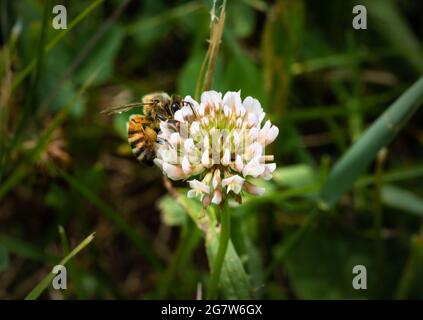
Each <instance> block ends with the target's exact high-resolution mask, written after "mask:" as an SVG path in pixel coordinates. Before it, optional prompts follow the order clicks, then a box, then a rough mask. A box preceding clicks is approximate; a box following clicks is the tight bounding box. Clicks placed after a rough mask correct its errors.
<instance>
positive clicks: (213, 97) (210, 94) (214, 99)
mask: <svg viewBox="0 0 423 320" xmlns="http://www.w3.org/2000/svg"><path fill="white" fill-rule="evenodd" d="M221 100H222V94H221V93H220V92H217V91H214V90H209V91H204V92H203V93H202V94H201V102H203V103H209V104H219V103H220V101H221Z"/></svg>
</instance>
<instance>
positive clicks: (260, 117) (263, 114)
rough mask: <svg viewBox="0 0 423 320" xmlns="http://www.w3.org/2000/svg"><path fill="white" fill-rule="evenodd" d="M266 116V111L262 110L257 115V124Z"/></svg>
mask: <svg viewBox="0 0 423 320" xmlns="http://www.w3.org/2000/svg"><path fill="white" fill-rule="evenodd" d="M265 116H266V112H262V113H260V115H259V124H260V123H261V122H262V121H263V119H264V117H265Z"/></svg>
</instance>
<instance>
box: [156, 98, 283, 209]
mask: <svg viewBox="0 0 423 320" xmlns="http://www.w3.org/2000/svg"><path fill="white" fill-rule="evenodd" d="M184 100H185V102H186V103H187V105H186V106H184V107H182V108H181V109H180V110H178V111H177V112H176V113H175V115H174V120H177V122H175V121H166V122H162V123H161V125H160V129H161V130H160V132H159V135H158V140H159V141H160V142H161V143H160V144H157V152H156V154H157V158H156V159H155V160H154V162H155V163H156V165H157V166H159V167H160V168H161V170H162V171H163V173H164V174H165V175H166V176H168V177H169V178H170V179H172V180H188V179H191V180H189V181H188V182H189V185H190V187H191V190H190V191H189V192H188V196H189V197H196V196H198V197H199V198H200V199H201V200H202V201H203V204H204V205H208V204H210V203H215V204H220V203H221V202H222V201H224V200H225V198H227V197H230V196H233V197H234V198H235V199H238V200H240V199H241V196H240V195H241V193H242V192H243V191H245V192H247V193H250V194H255V195H261V194H263V192H264V189H263V188H259V187H257V186H255V185H253V184H252V183H251V181H250V180H251V179H252V178H263V179H266V180H268V179H271V178H272V173H273V171H274V170H275V169H276V164H275V163H268V162H271V161H273V156H271V155H266V154H265V147H266V146H267V145H269V144H270V143H272V142H273V141H274V140H275V139H276V137H277V136H278V133H279V129H278V128H277V127H276V126H274V125H272V124H271V123H270V121H269V120H267V121H266V122H265V124H264V125H263V126H262V122H263V120H264V117H265V113H264V112H263V109H262V107H261V105H260V102H259V101H258V100H257V99H254V98H252V97H247V98H245V99H244V101H242V100H241V96H240V92H227V93H226V94H225V95H224V96H223V97H222V94H221V93H220V92H216V91H206V92H204V93H203V94H202V95H201V101H200V103H198V102H197V101H195V100H193V99H192V98H191V97H190V96H187V97H185V99H184Z"/></svg>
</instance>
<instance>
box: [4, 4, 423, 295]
mask: <svg viewBox="0 0 423 320" xmlns="http://www.w3.org/2000/svg"><path fill="white" fill-rule="evenodd" d="M0 3H1V7H0V20H1V42H0V44H1V51H0V89H1V95H0V112H1V113H0V121H1V122H0V161H1V162H0V298H1V299H21V298H24V297H25V296H26V295H27V294H28V292H30V291H31V290H32V288H33V287H34V286H36V284H37V283H39V281H40V280H41V279H42V278H43V277H44V276H45V275H46V274H47V273H48V271H49V270H50V268H51V267H52V266H53V265H54V264H55V263H57V261H59V259H60V257H62V256H63V255H64V254H66V253H67V252H68V251H69V247H71V248H72V247H74V246H76V245H77V244H78V243H79V242H80V241H81V240H82V239H83V238H85V237H86V236H87V235H88V234H90V233H91V232H96V234H95V240H94V241H93V242H92V243H91V244H90V245H89V246H87V247H86V248H85V249H84V250H83V251H82V252H81V253H79V254H78V256H76V257H75V258H74V259H73V260H71V262H70V263H69V264H68V289H67V290H65V291H57V290H53V289H51V288H49V289H48V290H46V291H45V292H44V293H43V294H42V296H41V298H44V299H59V298H76V299H121V298H131V299H140V298H141V299H149V298H187V299H194V298H195V297H196V295H197V293H198V291H199V289H198V287H199V284H202V287H203V288H204V286H205V283H206V282H207V279H208V277H209V266H208V263H207V258H206V255H205V250H204V244H203V240H202V234H201V232H200V231H198V230H197V229H196V228H195V226H194V224H193V223H192V221H191V220H190V219H189V217H187V215H186V213H185V212H184V210H183V209H182V208H181V207H179V205H178V204H177V203H175V202H174V201H173V200H172V199H171V197H170V196H167V195H166V189H165V188H164V186H163V181H162V174H161V172H160V170H159V169H158V168H153V169H152V168H149V167H144V166H141V165H140V164H139V163H138V162H137V161H136V160H135V159H134V158H133V157H132V154H131V152H130V148H129V146H128V144H127V142H126V134H125V123H126V121H127V119H128V116H129V115H128V113H125V114H121V115H117V116H113V117H108V116H105V115H100V114H99V113H100V111H101V110H103V109H104V108H106V107H109V106H115V105H119V104H123V103H127V102H130V101H136V100H139V99H140V98H141V97H142V96H143V95H144V94H146V93H149V92H152V91H157V90H163V91H167V92H169V93H178V94H180V95H184V96H185V95H188V94H189V95H194V91H195V86H196V82H197V77H198V73H199V70H200V67H201V63H202V61H203V59H204V55H205V53H206V50H207V46H208V43H207V39H208V37H209V32H210V30H209V25H210V14H209V12H210V9H211V6H212V3H211V1H177V0H175V1H164V0H147V1H113V0H105V1H101V0H97V1H66V0H64V1H60V2H59V1H52V4H53V5H55V4H63V5H65V6H66V8H67V16H68V21H67V23H68V29H66V30H55V29H53V28H52V26H51V20H52V18H53V17H54V15H53V14H52V13H51V10H50V11H48V12H47V13H45V12H46V10H45V7H46V6H48V4H49V1H41V0H40V1H37V0H22V1H7V0H1V1H0ZM356 4H357V2H354V1H339V0H327V1H313V0H304V1H300V0H276V1H261V0H232V1H231V0H229V1H228V3H227V8H226V23H225V30H224V35H223V39H222V46H221V50H220V54H219V58H218V62H217V71H216V77H215V81H214V86H213V88H214V89H216V90H218V91H223V92H225V91H228V90H232V91H234V90H241V95H242V97H246V96H248V95H250V96H253V97H256V98H257V99H259V100H260V101H261V103H262V105H263V107H264V109H265V111H266V113H267V115H268V117H269V118H270V119H271V120H272V122H274V123H275V124H277V125H278V126H279V128H280V134H279V137H278V139H277V140H276V142H275V143H273V145H272V148H273V149H272V152H273V153H274V154H275V158H276V162H277V164H278V169H277V171H276V173H275V175H274V179H273V180H272V181H270V182H266V183H262V184H263V185H264V186H265V187H266V193H265V195H264V196H262V197H257V198H249V199H247V201H245V203H244V204H243V205H242V206H240V207H238V208H233V209H232V210H231V214H232V241H233V243H234V246H235V249H236V251H237V252H238V255H239V257H240V259H241V261H242V263H243V265H244V268H245V270H246V271H247V273H248V274H249V275H250V281H251V284H252V287H253V289H254V296H255V297H256V298H264V299H313V298H319V299H339V298H341V299H342V298H348V299H351V298H353V299H355V298H370V299H372V298H423V229H422V224H421V222H422V217H423V200H422V197H423V182H422V176H423V159H422V154H423V150H422V142H423V131H422V126H421V123H422V111H421V110H419V111H418V112H417V113H416V114H415V116H414V117H413V118H412V119H411V120H410V121H409V122H408V123H407V125H406V126H405V127H404V129H403V130H402V131H401V132H400V133H399V134H398V135H397V137H396V138H395V140H394V141H393V142H392V143H391V144H390V145H389V146H388V147H387V148H386V149H384V150H383V151H382V152H380V153H379V155H378V157H377V160H376V161H375V162H373V163H372V165H371V167H370V168H369V170H368V171H367V172H366V174H365V175H362V176H361V177H360V178H359V179H358V180H357V181H356V183H355V185H354V188H353V190H352V191H350V192H348V193H347V194H346V195H344V196H343V197H342V199H341V200H340V201H339V203H338V204H337V205H336V206H335V207H334V208H333V209H331V210H329V211H325V212H323V213H322V214H320V215H319V218H318V219H315V220H313V222H312V223H311V224H310V225H308V224H306V223H305V221H306V219H307V217H308V216H309V215H310V212H311V211H312V209H313V208H315V207H316V205H317V204H316V195H317V193H318V191H319V190H320V187H321V185H322V183H323V181H324V179H325V177H326V175H327V172H328V170H329V168H330V167H331V166H332V165H333V163H335V162H336V160H337V159H339V157H340V156H341V155H342V154H343V152H345V150H346V149H347V148H348V147H349V146H350V145H351V144H352V143H354V142H355V141H356V140H357V138H358V137H359V136H360V134H361V133H362V132H363V131H364V130H365V129H366V128H367V127H368V125H369V124H370V123H371V122H372V121H373V120H375V119H376V118H377V117H378V115H380V114H381V113H382V112H383V111H384V110H385V109H386V108H387V107H388V106H389V105H390V103H391V102H393V101H394V100H395V99H396V98H397V97H398V96H399V95H400V94H401V93H402V92H403V91H404V90H405V89H407V88H408V87H409V86H410V85H411V84H412V83H414V81H415V80H416V79H417V78H418V77H419V76H420V75H422V74H423V45H422V39H423V19H422V12H423V2H421V1H418V0H414V1H412V0H404V1H399V0H398V1H394V0H367V1H360V4H364V5H365V6H366V7H367V14H368V17H367V18H368V20H367V27H368V29H367V30H354V29H353V28H352V19H353V18H354V14H353V13H352V8H353V7H354V5H356ZM43 16H44V18H43ZM43 21H44V24H43ZM46 21H47V22H46ZM134 112H137V111H136V110H135V111H134ZM177 187H181V188H183V187H185V185H184V184H177ZM195 205H196V204H195V203H192V204H191V206H194V208H197V207H195ZM59 226H63V231H62V232H59V229H58V228H59ZM298 230H300V231H301V230H303V231H304V232H300V233H295V232H296V231H298ZM293 234H297V235H298V234H299V235H300V238H298V239H297V240H298V241H297V242H295V245H294V246H291V244H292V237H291V236H292V235H293ZM359 264H361V265H364V266H366V267H367V279H368V286H367V287H368V289H367V290H354V289H353V288H352V285H351V283H352V279H353V277H354V275H353V274H352V268H353V266H355V265H359Z"/></svg>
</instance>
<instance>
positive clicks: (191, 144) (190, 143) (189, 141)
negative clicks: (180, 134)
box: [184, 138, 194, 153]
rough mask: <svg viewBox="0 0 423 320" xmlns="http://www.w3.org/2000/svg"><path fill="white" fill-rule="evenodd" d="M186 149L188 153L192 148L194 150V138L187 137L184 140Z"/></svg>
mask: <svg viewBox="0 0 423 320" xmlns="http://www.w3.org/2000/svg"><path fill="white" fill-rule="evenodd" d="M184 149H185V152H186V153H190V152H191V151H192V150H194V140H192V139H191V138H189V139H186V140H185V142H184Z"/></svg>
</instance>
